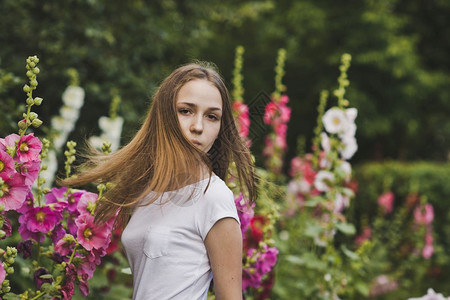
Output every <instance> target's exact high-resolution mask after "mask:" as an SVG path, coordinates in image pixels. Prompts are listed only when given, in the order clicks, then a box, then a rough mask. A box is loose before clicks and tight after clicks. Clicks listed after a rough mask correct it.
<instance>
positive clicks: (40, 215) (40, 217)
mask: <svg viewBox="0 0 450 300" xmlns="http://www.w3.org/2000/svg"><path fill="white" fill-rule="evenodd" d="M44 219H45V213H44V212H42V211H39V212H37V213H36V220H37V221H38V222H43V221H44Z"/></svg>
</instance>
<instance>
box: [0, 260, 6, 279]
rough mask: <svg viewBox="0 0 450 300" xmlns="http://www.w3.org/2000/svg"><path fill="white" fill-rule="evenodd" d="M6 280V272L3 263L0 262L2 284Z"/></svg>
mask: <svg viewBox="0 0 450 300" xmlns="http://www.w3.org/2000/svg"><path fill="white" fill-rule="evenodd" d="M5 278H6V271H5V269H4V268H3V264H2V262H1V261H0V284H2V283H3V281H5Z"/></svg>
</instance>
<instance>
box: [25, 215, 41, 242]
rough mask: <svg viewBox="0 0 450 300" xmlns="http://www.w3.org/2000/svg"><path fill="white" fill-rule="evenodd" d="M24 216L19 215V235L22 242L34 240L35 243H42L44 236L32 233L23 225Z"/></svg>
mask: <svg viewBox="0 0 450 300" xmlns="http://www.w3.org/2000/svg"><path fill="white" fill-rule="evenodd" d="M23 216H24V215H21V216H20V217H19V223H20V225H19V234H20V236H21V237H22V239H24V240H35V241H37V242H43V241H44V240H45V234H42V233H40V232H32V231H30V230H28V228H27V225H26V224H25V223H23V220H24V218H22V217H23Z"/></svg>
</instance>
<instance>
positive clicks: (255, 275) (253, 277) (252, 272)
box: [242, 268, 262, 291]
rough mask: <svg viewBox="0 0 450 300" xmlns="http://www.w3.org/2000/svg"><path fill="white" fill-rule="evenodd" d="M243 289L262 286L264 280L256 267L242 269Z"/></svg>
mask: <svg viewBox="0 0 450 300" xmlns="http://www.w3.org/2000/svg"><path fill="white" fill-rule="evenodd" d="M242 271H243V272H242V290H243V291H245V290H246V289H248V288H249V287H254V288H257V287H260V286H261V282H262V276H261V274H260V273H259V272H258V271H257V270H256V269H255V268H245V269H243V270H242Z"/></svg>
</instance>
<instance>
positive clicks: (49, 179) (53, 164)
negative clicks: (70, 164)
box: [40, 150, 58, 188]
mask: <svg viewBox="0 0 450 300" xmlns="http://www.w3.org/2000/svg"><path fill="white" fill-rule="evenodd" d="M44 163H45V164H46V165H47V169H46V170H41V174H40V176H41V177H42V178H45V186H46V187H48V188H50V187H51V186H52V183H53V179H54V178H55V173H56V171H58V159H57V157H56V152H55V150H49V151H48V155H47V157H46V158H45V160H44Z"/></svg>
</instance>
